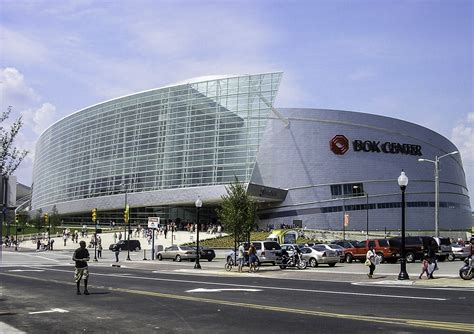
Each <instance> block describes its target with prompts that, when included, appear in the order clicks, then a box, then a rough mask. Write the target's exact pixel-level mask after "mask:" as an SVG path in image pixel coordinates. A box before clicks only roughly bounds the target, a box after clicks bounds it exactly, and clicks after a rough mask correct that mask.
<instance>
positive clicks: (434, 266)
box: [427, 239, 438, 278]
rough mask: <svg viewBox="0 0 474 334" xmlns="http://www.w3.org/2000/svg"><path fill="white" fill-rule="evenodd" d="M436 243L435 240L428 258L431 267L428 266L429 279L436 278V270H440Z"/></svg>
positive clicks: (429, 249) (430, 246)
mask: <svg viewBox="0 0 474 334" xmlns="http://www.w3.org/2000/svg"><path fill="white" fill-rule="evenodd" d="M437 246H438V245H437V244H436V241H435V240H434V239H433V240H432V241H431V244H430V245H429V246H428V254H427V255H428V258H429V260H428V261H429V265H428V272H429V276H428V278H434V277H433V273H434V271H435V270H438V261H436V248H437Z"/></svg>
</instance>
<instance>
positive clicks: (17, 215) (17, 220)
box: [15, 213, 20, 225]
mask: <svg viewBox="0 0 474 334" xmlns="http://www.w3.org/2000/svg"><path fill="white" fill-rule="evenodd" d="M19 222H20V215H19V214H18V213H15V224H16V225H18V223H19Z"/></svg>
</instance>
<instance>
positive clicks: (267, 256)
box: [226, 240, 282, 265]
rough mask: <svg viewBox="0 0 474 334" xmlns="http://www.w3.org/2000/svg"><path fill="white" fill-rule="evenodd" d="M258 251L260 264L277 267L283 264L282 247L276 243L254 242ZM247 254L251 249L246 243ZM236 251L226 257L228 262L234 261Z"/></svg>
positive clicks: (269, 241) (267, 241) (268, 241)
mask: <svg viewBox="0 0 474 334" xmlns="http://www.w3.org/2000/svg"><path fill="white" fill-rule="evenodd" d="M252 243H253V244H254V246H255V248H256V250H257V259H258V262H259V263H260V264H262V263H270V264H272V265H277V264H280V263H281V256H282V250H281V246H280V244H279V243H278V242H276V241H271V240H264V241H252ZM244 248H245V252H247V251H248V249H249V244H248V243H244ZM234 256H235V255H234V251H233V250H232V251H231V252H230V253H229V254H227V255H226V261H227V262H229V261H231V260H232V261H233V260H234Z"/></svg>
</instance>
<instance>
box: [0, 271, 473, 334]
mask: <svg viewBox="0 0 474 334" xmlns="http://www.w3.org/2000/svg"><path fill="white" fill-rule="evenodd" d="M0 275H5V276H12V277H18V278H26V279H31V280H36V281H42V282H50V283H58V284H66V285H75V283H72V282H64V281H58V280H50V279H44V278H39V277H30V276H24V275H18V274H7V273H0ZM89 286H90V287H94V288H101V289H107V290H110V291H116V292H123V293H130V294H135V295H143V296H152V297H158V298H167V299H174V300H185V301H192V302H199V303H209V304H219V305H225V306H234V307H243V308H249V309H256V310H259V311H274V312H282V313H292V314H300V315H310V316H318V317H326V318H336V319H350V320H357V321H366V322H373V323H383V324H389V325H398V326H399V325H406V326H411V327H421V328H433V329H439V330H447V331H457V332H467V333H472V332H473V331H472V326H473V324H472V323H471V324H469V323H462V322H443V321H432V320H420V319H402V318H388V317H376V316H364V315H355V314H341V313H331V312H322V311H314V310H304V309H297V308H288V307H279V306H271V305H260V304H251V303H241V302H232V301H226V300H219V299H210V298H201V297H194V296H184V295H175V294H169V293H161V292H152V291H143V290H132V289H124V288H113V287H103V286H100V287H99V286H93V285H89Z"/></svg>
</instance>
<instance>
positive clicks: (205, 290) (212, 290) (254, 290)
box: [186, 288, 262, 292]
mask: <svg viewBox="0 0 474 334" xmlns="http://www.w3.org/2000/svg"><path fill="white" fill-rule="evenodd" d="M224 291H249V292H257V291H262V290H260V289H238V288H236V289H206V288H198V289H192V290H186V292H224Z"/></svg>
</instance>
